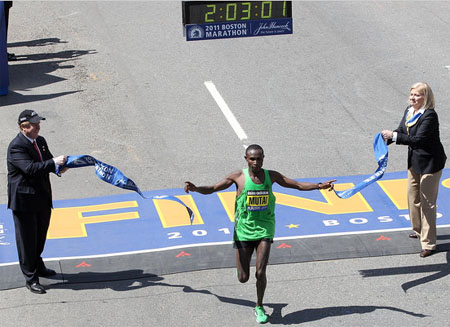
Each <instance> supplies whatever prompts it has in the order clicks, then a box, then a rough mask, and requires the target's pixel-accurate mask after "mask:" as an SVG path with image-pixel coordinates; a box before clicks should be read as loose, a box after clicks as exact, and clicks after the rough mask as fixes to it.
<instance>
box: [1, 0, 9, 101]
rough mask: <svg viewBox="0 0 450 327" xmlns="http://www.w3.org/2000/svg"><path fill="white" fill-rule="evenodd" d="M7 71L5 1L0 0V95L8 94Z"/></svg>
mask: <svg viewBox="0 0 450 327" xmlns="http://www.w3.org/2000/svg"><path fill="white" fill-rule="evenodd" d="M8 86H9V73H8V53H7V50H6V17H5V3H4V1H0V95H6V94H8Z"/></svg>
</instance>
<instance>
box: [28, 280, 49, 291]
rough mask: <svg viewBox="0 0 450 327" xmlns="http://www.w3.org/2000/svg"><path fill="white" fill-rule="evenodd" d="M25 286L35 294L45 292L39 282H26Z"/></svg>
mask: <svg viewBox="0 0 450 327" xmlns="http://www.w3.org/2000/svg"><path fill="white" fill-rule="evenodd" d="M25 286H26V287H27V288H28V289H29V290H30V291H31V292H32V293H36V294H45V293H47V292H46V291H45V288H44V286H42V285H41V284H39V282H27V283H26V284H25Z"/></svg>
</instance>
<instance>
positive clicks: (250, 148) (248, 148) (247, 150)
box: [245, 144, 264, 156]
mask: <svg viewBox="0 0 450 327" xmlns="http://www.w3.org/2000/svg"><path fill="white" fill-rule="evenodd" d="M253 150H260V151H261V152H262V154H263V155H264V150H263V148H262V147H261V146H260V145H258V144H251V145H249V146H248V147H247V149H245V156H247V153H249V152H250V151H253Z"/></svg>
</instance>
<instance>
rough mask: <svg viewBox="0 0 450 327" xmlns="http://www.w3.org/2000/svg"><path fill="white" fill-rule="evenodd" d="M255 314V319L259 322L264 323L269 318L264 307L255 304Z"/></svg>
mask: <svg viewBox="0 0 450 327" xmlns="http://www.w3.org/2000/svg"><path fill="white" fill-rule="evenodd" d="M255 316H256V321H257V322H258V323H260V324H264V323H266V322H267V320H269V317H268V316H267V315H266V313H265V311H264V308H263V307H262V306H259V305H258V306H256V307H255Z"/></svg>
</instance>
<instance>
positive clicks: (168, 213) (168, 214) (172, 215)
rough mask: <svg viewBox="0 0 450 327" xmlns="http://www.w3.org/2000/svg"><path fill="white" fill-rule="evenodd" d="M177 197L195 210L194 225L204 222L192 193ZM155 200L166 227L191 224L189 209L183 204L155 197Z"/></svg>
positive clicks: (160, 217)
mask: <svg viewBox="0 0 450 327" xmlns="http://www.w3.org/2000/svg"><path fill="white" fill-rule="evenodd" d="M176 198H178V199H180V200H181V201H182V202H183V203H184V204H185V205H187V206H188V207H189V208H191V210H192V211H193V212H194V220H193V222H192V225H202V224H204V223H203V219H202V216H201V215H200V212H199V211H198V208H197V205H196V204H195V202H194V199H193V198H192V196H191V195H178V196H176ZM153 202H154V204H155V207H156V211H158V215H159V219H160V220H161V223H162V225H163V227H164V228H169V227H179V226H189V225H190V224H191V220H190V218H189V215H188V213H187V210H186V208H185V207H183V206H182V205H181V204H179V203H177V202H175V201H171V200H164V199H158V200H157V199H153Z"/></svg>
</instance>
